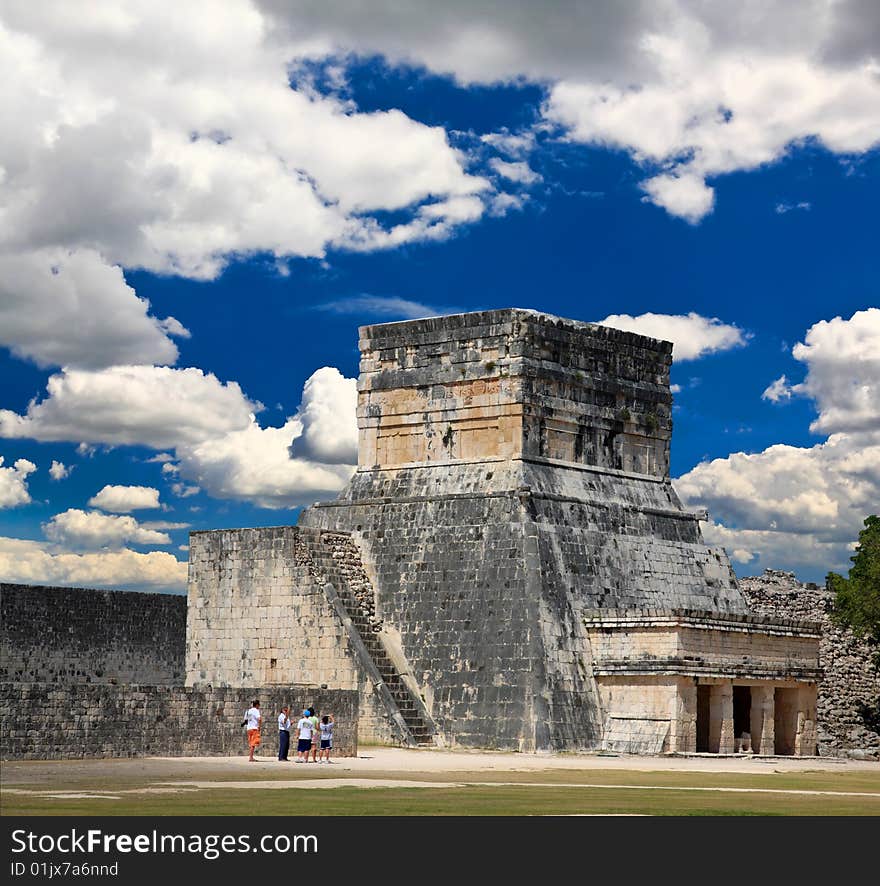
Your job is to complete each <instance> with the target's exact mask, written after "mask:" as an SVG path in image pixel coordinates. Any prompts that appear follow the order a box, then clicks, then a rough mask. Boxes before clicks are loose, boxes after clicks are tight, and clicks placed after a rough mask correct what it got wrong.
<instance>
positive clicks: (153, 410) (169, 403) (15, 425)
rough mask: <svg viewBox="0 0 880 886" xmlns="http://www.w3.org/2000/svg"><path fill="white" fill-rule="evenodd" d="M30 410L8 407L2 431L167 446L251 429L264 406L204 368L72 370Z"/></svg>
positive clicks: (56, 378) (0, 418) (0, 414)
mask: <svg viewBox="0 0 880 886" xmlns="http://www.w3.org/2000/svg"><path fill="white" fill-rule="evenodd" d="M46 390H47V396H46V397H45V398H44V399H43V400H40V401H37V400H34V401H33V402H31V403H30V404H29V406H28V408H27V411H26V413H25V414H24V415H19V414H17V413H15V412H12V411H10V410H8V409H0V437H9V438H15V437H29V438H33V439H36V440H42V441H50V440H69V441H81V442H83V443H104V444H110V445H117V444H141V445H144V446H151V447H153V448H156V449H165V448H168V447H171V446H174V445H175V444H177V443H184V442H186V443H191V442H197V441H199V440H204V439H207V438H209V437H212V436H216V435H217V434H222V433H224V432H226V431H230V430H234V429H237V428H246V427H247V426H248V425H249V424H250V422H251V421H252V420H253V419H252V416H253V413H254V412H255V411H258V410H259V409H260V404H258V403H253V402H251V401H250V400H248V399H247V398H246V397H245V396H244V394H243V393H242V391H241V388H240V387H239V386H238V385H237V384H236V383H235V382H229V383H227V384H223V383H221V382H220V381H219V380H218V379H217V377H216V376H214V375H212V374H210V373H205V372H203V371H202V370H201V369H195V368H189V369H172V368H169V367H165V366H113V367H110V368H108V369H101V370H84V369H68V370H64V371H62V372H59V373H56V374H55V375H52V376H51V377H50V378H49V381H48V382H47V384H46Z"/></svg>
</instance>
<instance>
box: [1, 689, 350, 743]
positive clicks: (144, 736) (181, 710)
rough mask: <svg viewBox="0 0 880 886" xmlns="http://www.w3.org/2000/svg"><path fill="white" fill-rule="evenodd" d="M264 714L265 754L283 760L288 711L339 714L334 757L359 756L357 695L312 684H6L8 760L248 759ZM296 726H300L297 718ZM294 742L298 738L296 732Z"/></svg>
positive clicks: (4, 707) (4, 730) (4, 718)
mask: <svg viewBox="0 0 880 886" xmlns="http://www.w3.org/2000/svg"><path fill="white" fill-rule="evenodd" d="M255 698H257V699H259V701H260V709H261V710H262V711H263V724H262V729H261V733H260V737H261V739H262V744H261V745H260V747H259V749H258V754H259V755H260V756H263V757H277V755H278V721H277V717H278V714H279V713H280V710H281V705H283V704H287V705H290V707H291V711H292V713H296V712H298V711H301V710H302V709H303V708H304V707H307V706H314V707H315V709H316V710H317V711H318V713H319V714H325V713H328V714H333V716H334V719H335V721H336V724H337V725H336V727H335V729H334V735H333V739H334V749H335V750H334V753H335V754H336V755H338V756H341V757H350V756H356V755H357V724H358V699H357V692H352V691H346V690H327V689H324V690H322V689H314V688H310V687H306V686H269V687H265V686H264V687H259V688H253V687H250V688H219V687H218V688H201V689H193V688H189V687H183V686H141V685H137V684H130V685H125V686H122V685H111V684H106V683H105V684H101V683H90V684H86V685H83V684H74V683H69V684H66V685H63V684H58V683H2V684H0V756H2V759H4V760H10V759H18V760H55V759H73V758H79V757H141V756H160V757H195V756H215V757H229V756H236V755H238V754H242V755H246V754H247V753H248V747H247V733H246V731H245V729H244V728H243V727H242V726H241V723H242V721H243V720H244V712H245V711H246V710H247V709H248V708H249V707H250V705H251V701H252V700H253V699H255ZM293 719H294V722H295V718H293ZM294 736H295V733H294Z"/></svg>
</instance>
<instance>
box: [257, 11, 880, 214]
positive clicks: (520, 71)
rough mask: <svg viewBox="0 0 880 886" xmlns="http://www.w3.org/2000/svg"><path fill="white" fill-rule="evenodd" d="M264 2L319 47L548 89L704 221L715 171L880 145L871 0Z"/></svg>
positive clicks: (560, 118) (574, 135) (577, 132)
mask: <svg viewBox="0 0 880 886" xmlns="http://www.w3.org/2000/svg"><path fill="white" fill-rule="evenodd" d="M260 6H261V8H262V9H264V10H268V11H270V13H271V14H272V15H273V16H275V18H276V20H277V22H278V26H279V27H286V28H287V29H288V33H290V34H291V35H296V37H297V39H298V40H300V41H301V42H302V43H303V44H304V45H305V44H307V43H308V44H310V46H311V48H312V51H313V52H314V53H315V54H321V53H322V52H323V53H332V52H337V53H344V52H357V53H361V54H364V55H370V54H374V53H377V52H378V53H382V54H384V55H385V56H386V57H388V58H389V59H391V60H392V61H393V62H403V63H409V64H417V65H424V66H426V67H428V68H429V69H431V70H432V71H435V72H438V73H447V74H451V75H453V76H454V77H455V78H456V79H457V80H458V81H459V82H461V83H464V84H470V83H495V82H499V81H501V82H521V81H522V80H524V79H525V80H531V81H533V82H538V83H542V84H547V88H548V99H547V101H546V103H545V106H544V108H543V116H544V120H543V121H542V124H543V125H547V124H555V125H558V126H559V127H560V128H561V129H562V133H563V135H564V137H566V138H568V139H569V140H570V141H572V142H579V143H584V144H590V145H596V146H603V147H610V148H614V149H622V150H625V151H628V152H629V153H630V154H631V155H632V156H633V158H634V159H635V160H636V161H637V162H638V163H640V164H642V165H643V166H644V168H645V171H646V180H645V182H644V183H643V187H644V188H645V190H646V192H647V193H648V195H649V198H650V199H651V200H652V201H653V202H655V203H657V204H658V205H660V206H663V207H664V208H665V209H666V210H667V211H669V212H670V213H672V214H673V215H678V216H681V217H683V218H685V219H687V220H688V221H691V222H695V221H697V220H698V219H699V218H701V217H703V216H704V215H705V214H706V213H708V212H710V211H711V210H712V208H713V205H714V200H713V191H712V188H711V186H710V185H709V184H707V183H706V180H707V179H713V178H715V177H717V176H721V175H724V174H727V173H731V172H737V171H746V170H752V169H756V168H758V167H760V166H762V165H764V164H767V163H772V162H774V161H776V160H779V159H780V158H782V157H784V156H785V155H786V153H787V152H789V151H792V150H796V149H797V146H798V145H799V144H801V143H803V142H804V141H807V140H815V141H817V142H819V143H820V144H821V145H822V146H824V147H825V148H827V149H828V150H830V151H832V152H834V153H838V154H860V153H864V152H866V151H868V150H869V149H870V148H871V147H872V146H874V145H876V144H877V143H878V140H880V77H878V54H877V43H876V34H877V33H878V31H880V24H878V19H880V8H878V6H877V4H876V3H874V4H872V3H866V2H864V0H805V2H803V3H800V4H798V5H797V6H796V8H795V9H794V10H793V7H792V4H791V3H790V2H786V0H764V2H761V3H725V2H723V0H715V2H712V0H699V2H697V0H633V2H626V3H601V2H579V3H552V4H536V3H534V2H531V0H479V2H466V0H451V2H445V3H434V2H428V0H416V2H411V3H408V4H406V7H405V8H402V7H401V4H400V3H397V2H395V0H374V2H371V3H369V4H362V3H358V2H356V0H339V2H334V3H325V4H315V3H303V2H287V0H260ZM487 135H488V138H486V139H485V140H486V141H487V142H489V143H490V144H491V143H493V142H494V143H495V144H496V145H497V146H498V147H499V149H504V148H505V147H509V148H510V150H512V151H515V150H517V149H519V150H520V151H521V152H522V153H525V150H526V149H527V146H526V145H517V143H516V142H514V141H511V140H510V133H503V132H501V133H497V134H494V133H489V134H487ZM505 136H506V137H505Z"/></svg>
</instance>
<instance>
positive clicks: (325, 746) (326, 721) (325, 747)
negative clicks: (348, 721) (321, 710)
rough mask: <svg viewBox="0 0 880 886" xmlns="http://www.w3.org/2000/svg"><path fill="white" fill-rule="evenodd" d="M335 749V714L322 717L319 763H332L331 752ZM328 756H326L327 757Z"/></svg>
mask: <svg viewBox="0 0 880 886" xmlns="http://www.w3.org/2000/svg"><path fill="white" fill-rule="evenodd" d="M332 748H333V714H326V715H325V716H323V717H321V759H320V760H318V762H319V763H329V762H330V751H331V749H332ZM325 755H326V756H325Z"/></svg>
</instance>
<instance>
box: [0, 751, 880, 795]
mask: <svg viewBox="0 0 880 886" xmlns="http://www.w3.org/2000/svg"><path fill="white" fill-rule="evenodd" d="M307 765H308V766H316V769H315V772H316V774H317V772H321V773H322V775H323V774H324V773H327V775H328V776H329V774H330V773H331V772H332V773H333V776H334V778H336V777H344V776H343V773H346V772H352V773H357V774H359V775H360V774H370V773H377V774H378V773H381V774H383V775H385V776H389V777H393V778H394V780H395V781H397V780H399V779H403V780H406V777H407V775H409V774H415V773H432V774H444V773H449V774H454V773H456V772H468V773H479V772H551V771H556V770H569V771H583V772H589V771H590V770H629V771H639V772H711V773H753V774H754V773H757V774H770V773H774V772H785V773H797V772H873V773H875V774H876V775H877V779H878V789H880V763H872V762H866V761H859V760H837V759H828V758H814V757H808V758H795V757H717V756H708V755H707V756H694V757H629V756H621V757H613V756H605V755H596V754H516V753H496V752H489V751H458V750H456V751H441V750H410V749H406V748H380V747H366V748H362V749H361V751H360V753H359V754H358V756H357V757H356V758H353V757H340V758H337V759H336V760H335V761H334V766H333V767H326V766H320V768H318V764H313V763H309V764H307ZM270 771H271V776H270V777H271V778H273V779H274V778H278V777H281V778H283V779H284V780H285V781H286V780H287V779H288V778H296V779H299V778H301V777H302V775H303V774H304V773H305V772H309V771H310V770H309V769H306V765H301V766H294V764H290V765H287V764H281V763H279V762H278V761H277V760H276V759H274V758H268V757H267V758H263V759H262V760H261V761H260V762H259V763H258V764H253V763H248V761H247V758H246V757H245V756H244V755H242V756H240V757H145V758H133V759H126V760H118V759H116V760H49V761H43V760H39V761H38V760H19V761H5V762H4V763H3V766H2V783H3V785H4V787H7V788H10V787H15V786H20V787H33V788H39V787H44V788H53V787H54V788H55V789H56V790H57V791H59V792H60V791H62V790H63V789H64V786H65V783H67V784H70V783H72V782H83V781H90V780H93V779H101V780H102V781H104V782H105V783H106V782H110V783H111V784H112V782H113V780H114V779H145V780H150V781H154V782H162V781H165V782H167V781H169V780H171V779H175V780H180V781H184V780H187V781H189V780H192V781H223V780H224V779H227V778H230V777H237V778H240V777H242V776H243V775H245V774H246V775H247V777H248V779H250V778H251V777H254V776H255V780H258V779H261V778H265V776H266V775H269V772H270ZM294 772H295V773H296V774H295V775H294V774H293V773H294ZM263 773H265V775H263ZM316 780H320V781H322V782H323V781H324V778H321V779H316ZM247 783H249V784H253V782H251V781H250V780H249V781H248V782H247ZM112 791H113V788H111V789H110V791H108V792H107V793H110V792H112Z"/></svg>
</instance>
